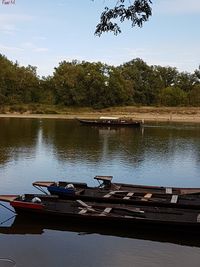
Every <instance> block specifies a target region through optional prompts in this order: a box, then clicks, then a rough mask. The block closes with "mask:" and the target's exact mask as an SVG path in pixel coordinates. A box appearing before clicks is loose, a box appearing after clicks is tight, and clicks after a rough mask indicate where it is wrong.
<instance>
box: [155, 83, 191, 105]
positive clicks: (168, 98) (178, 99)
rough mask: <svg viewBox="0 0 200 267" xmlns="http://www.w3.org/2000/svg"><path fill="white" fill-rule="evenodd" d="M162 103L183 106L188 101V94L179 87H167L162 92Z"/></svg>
mask: <svg viewBox="0 0 200 267" xmlns="http://www.w3.org/2000/svg"><path fill="white" fill-rule="evenodd" d="M159 98H160V104H161V105H164V106H171V107H175V106H181V105H185V104H186V102H187V94H186V93H185V92H184V91H183V90H181V89H180V88H179V87H167V88H164V89H163V90H162V91H161V92H160V96H159Z"/></svg>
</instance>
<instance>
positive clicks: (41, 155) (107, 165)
mask: <svg viewBox="0 0 200 267" xmlns="http://www.w3.org/2000/svg"><path fill="white" fill-rule="evenodd" d="M199 163H200V125H195V124H194V125H193V124H156V123H154V124H148V125H146V126H145V127H144V128H142V129H133V128H117V129H113V128H112V129H107V128H95V127H89V126H82V125H79V124H78V122H76V121H66V120H54V119H43V120H40V119H14V118H5V119H0V194H16V193H17V194H23V193H31V192H37V191H36V189H35V188H33V187H32V186H31V184H32V182H34V181H36V180H53V181H54V180H70V181H82V182H87V183H88V184H89V185H96V182H95V181H94V179H93V177H94V176H95V175H113V180H114V181H116V182H125V183H136V184H149V185H164V186H185V187H200V175H199V174H200V164H199ZM0 215H1V216H0V218H1V220H0V221H1V222H3V221H5V220H7V219H8V218H9V217H11V216H12V214H11V212H10V211H8V210H5V209H3V208H2V207H0ZM38 224H39V225H37V224H31V223H30V222H29V227H28V228H27V225H26V224H25V223H24V224H23V221H20V223H19V222H16V219H15V220H14V218H13V219H12V220H10V221H8V222H5V223H3V224H2V225H1V230H0V258H5V257H7V258H9V259H13V260H14V261H15V262H16V263H17V266H20V267H27V266H29V267H33V266H34V267H35V266H37V267H38V266H50V267H51V266H142V267H143V266H188V265H189V264H191V260H192V264H193V265H192V266H199V260H200V249H199V247H200V245H199V241H198V239H199V240H200V238H197V237H196V236H195V235H194V236H186V235H185V237H184V236H182V237H181V236H176V237H173V236H169V235H167V234H164V233H163V234H162V233H161V234H159V235H158V234H155V233H149V232H138V231H136V230H134V229H133V231H131V233H128V232H126V233H125V232H123V231H122V232H119V231H114V230H112V231H111V229H110V230H106V229H104V228H102V229H96V228H94V229H92V228H91V227H89V228H88V227H85V226H84V227H83V226H82V225H71V224H68V225H64V226H63V225H62V226H61V224H60V222H58V224H57V225H40V223H39V222H38ZM9 225H12V228H9V227H8V228H6V229H7V230H6V229H5V226H9ZM180 260H181V262H180ZM0 267H1V265H0Z"/></svg>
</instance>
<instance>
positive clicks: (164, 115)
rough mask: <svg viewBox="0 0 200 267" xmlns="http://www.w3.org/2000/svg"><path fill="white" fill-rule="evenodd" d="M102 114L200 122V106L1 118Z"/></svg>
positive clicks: (7, 116)
mask: <svg viewBox="0 0 200 267" xmlns="http://www.w3.org/2000/svg"><path fill="white" fill-rule="evenodd" d="M100 116H118V117H120V116H124V117H131V118H133V119H136V120H144V121H146V122H150V121H159V122H166V121H173V122H191V123H200V108H186V107H184V108H182V107H180V108H177V107H176V108H156V107H117V108H107V109H102V110H98V111H97V110H85V109H79V110H78V111H77V110H73V109H70V111H68V112H66V113H65V114H62V113H60V114H30V113H28V112H26V113H22V114H20V113H6V114H0V118H41V119H42V118H47V119H74V118H76V117H81V118H98V117H100Z"/></svg>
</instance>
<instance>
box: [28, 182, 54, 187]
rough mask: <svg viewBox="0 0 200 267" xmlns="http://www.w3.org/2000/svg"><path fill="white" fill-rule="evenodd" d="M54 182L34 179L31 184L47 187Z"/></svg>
mask: <svg viewBox="0 0 200 267" xmlns="http://www.w3.org/2000/svg"><path fill="white" fill-rule="evenodd" d="M53 184H55V182H52V181H36V182H34V183H33V184H32V185H33V186H42V187H48V186H51V185H53Z"/></svg>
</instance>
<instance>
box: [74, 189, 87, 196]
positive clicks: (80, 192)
mask: <svg viewBox="0 0 200 267" xmlns="http://www.w3.org/2000/svg"><path fill="white" fill-rule="evenodd" d="M84 191H85V189H80V190H77V191H76V192H75V194H76V195H80V194H82V193H83V192H84Z"/></svg>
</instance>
